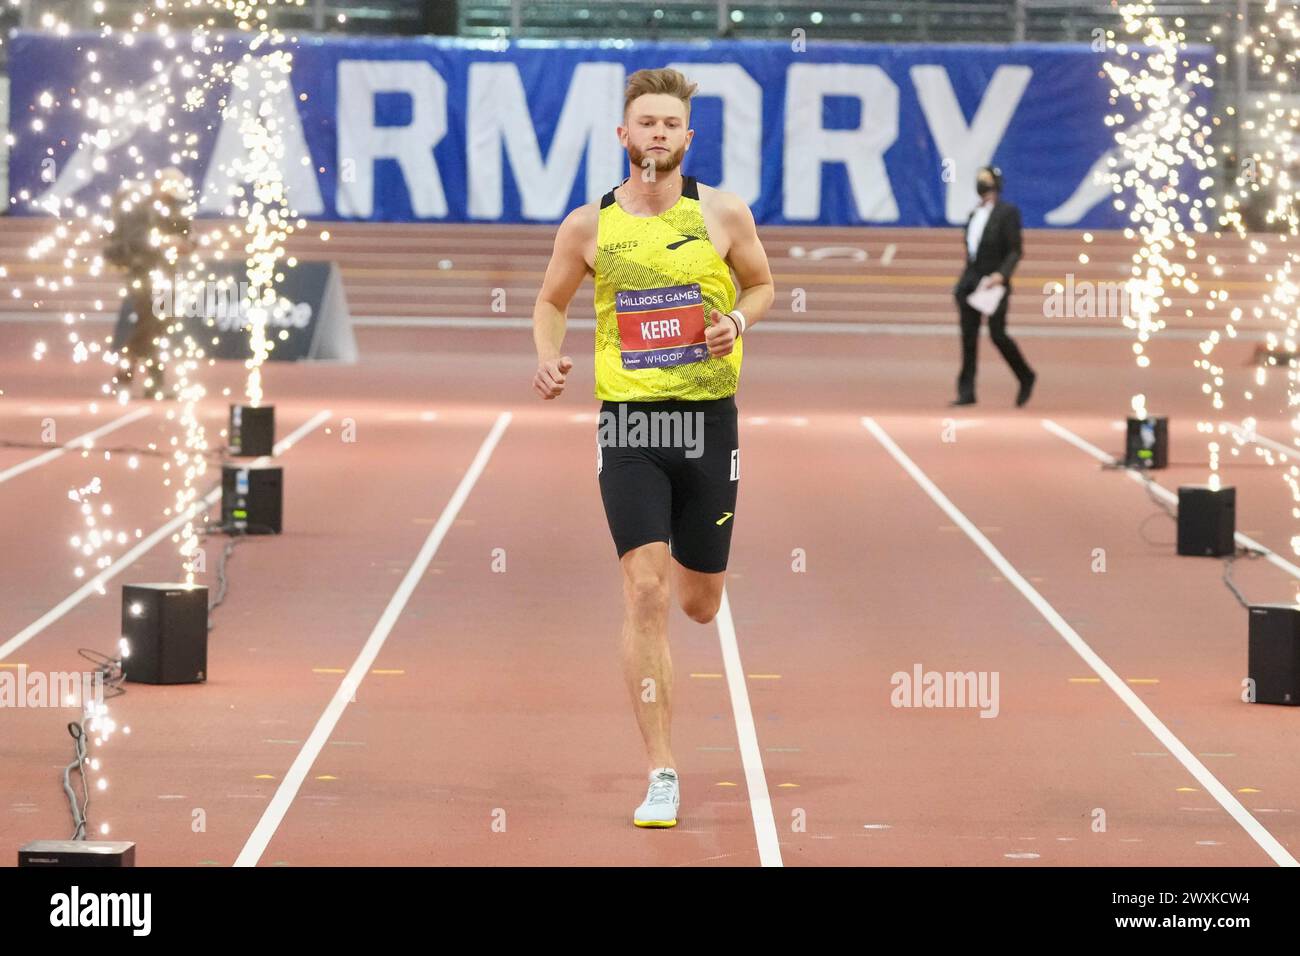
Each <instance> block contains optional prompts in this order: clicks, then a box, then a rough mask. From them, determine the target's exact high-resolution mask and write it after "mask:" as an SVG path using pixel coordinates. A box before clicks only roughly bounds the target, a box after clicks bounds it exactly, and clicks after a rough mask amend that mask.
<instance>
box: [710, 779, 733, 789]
mask: <svg viewBox="0 0 1300 956" xmlns="http://www.w3.org/2000/svg"><path fill="white" fill-rule="evenodd" d="M714 786H715V787H734V786H735V784H734V783H732V782H731V781H730V780H721V781H719V782H718V783H715V784H714Z"/></svg>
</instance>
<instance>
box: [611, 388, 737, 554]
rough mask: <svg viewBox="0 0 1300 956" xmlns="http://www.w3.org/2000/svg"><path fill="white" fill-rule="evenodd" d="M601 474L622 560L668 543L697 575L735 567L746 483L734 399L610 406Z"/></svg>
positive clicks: (633, 403) (674, 552) (630, 403)
mask: <svg viewBox="0 0 1300 956" xmlns="http://www.w3.org/2000/svg"><path fill="white" fill-rule="evenodd" d="M596 474H597V475H598V476H599V478H600V497H601V499H602V500H603V501H604V503H605V517H606V518H607V519H608V521H609V530H610V533H611V534H612V535H613V536H614V546H615V547H616V548H617V549H618V556H619V557H620V558H621V557H623V555H624V554H626V553H627V552H628V551H631V550H632V549H633V548H638V547H640V546H641V545H643V544H649V543H650V542H652V541H666V542H668V543H669V545H670V547H671V549H672V555H673V557H674V558H676V559H677V561H678V562H680V563H681V564H682V566H684V567H686V568H689V569H690V570H692V571H701V572H704V573H706V574H712V573H716V572H718V571H725V570H726V569H727V555H728V553H729V552H730V550H731V529H732V526H733V525H734V524H735V520H734V515H735V512H736V489H737V487H738V486H739V484H740V448H739V444H738V441H737V429H736V400H735V398H734V397H731V398H720V399H714V400H710V401H685V400H678V399H673V400H669V401H659V402H608V401H607V402H604V403H602V404H601V407H600V415H599V417H598V419H597V424H596Z"/></svg>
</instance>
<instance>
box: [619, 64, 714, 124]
mask: <svg viewBox="0 0 1300 956" xmlns="http://www.w3.org/2000/svg"><path fill="white" fill-rule="evenodd" d="M699 86H700V85H699V84H698V83H692V82H691V81H690V80H688V79H687V78H686V77H685V76H684V75H683V74H682V73H680V72H678V71H677V70H674V69H672V68H670V67H664V68H663V69H659V70H637V71H636V72H635V73H633V74H632V75H631V76H629V77H628V78H627V89H626V90H625V91H624V93H623V116H624V118H626V117H627V111H628V107H630V106H631V105H632V101H633V100H634V99H636V98H637V97H638V96H644V95H645V94H646V93H666V94H667V95H669V96H675V97H677V98H678V99H679V100H681V101H682V103H683V105H685V107H686V118H687V120H689V119H690V118H691V97H692V96H694V95H695V91H696V90H697V89H699Z"/></svg>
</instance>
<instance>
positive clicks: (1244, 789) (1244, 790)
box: [1237, 787, 1260, 793]
mask: <svg viewBox="0 0 1300 956" xmlns="http://www.w3.org/2000/svg"><path fill="white" fill-rule="evenodd" d="M1237 792H1238V793H1259V792H1260V791H1258V790H1256V789H1255V788H1254V787H1242V788H1241V789H1239V790H1238V791H1237Z"/></svg>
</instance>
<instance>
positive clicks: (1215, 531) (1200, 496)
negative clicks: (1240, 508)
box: [1178, 485, 1237, 558]
mask: <svg viewBox="0 0 1300 956" xmlns="http://www.w3.org/2000/svg"><path fill="white" fill-rule="evenodd" d="M1236 531H1237V489H1236V488H1233V487H1232V486H1231V485H1229V486H1227V487H1226V488H1220V489H1218V490H1217V491H1215V490H1214V489H1212V488H1210V487H1209V486H1208V485H1182V486H1180V487H1179V489H1178V553H1179V554H1189V555H1195V556H1197V557H1216V558H1219V557H1222V556H1223V555H1225V554H1232V553H1233V551H1234V550H1236V545H1235V544H1234V543H1233V535H1234V534H1236Z"/></svg>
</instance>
